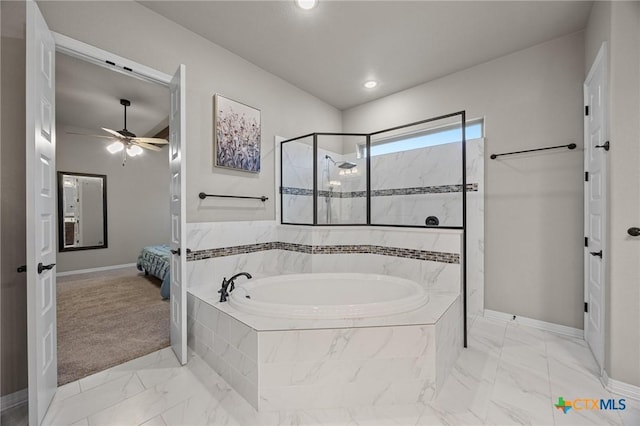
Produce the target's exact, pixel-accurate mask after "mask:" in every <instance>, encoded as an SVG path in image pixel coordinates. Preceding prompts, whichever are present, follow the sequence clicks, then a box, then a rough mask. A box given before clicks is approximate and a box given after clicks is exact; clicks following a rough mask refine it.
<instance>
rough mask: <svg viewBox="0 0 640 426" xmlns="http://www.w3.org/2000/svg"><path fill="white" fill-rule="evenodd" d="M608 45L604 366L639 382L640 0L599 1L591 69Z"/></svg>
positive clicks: (589, 48) (590, 35)
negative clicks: (635, 230) (634, 229)
mask: <svg viewBox="0 0 640 426" xmlns="http://www.w3.org/2000/svg"><path fill="white" fill-rule="evenodd" d="M604 41H606V42H607V43H608V48H609V70H608V72H609V82H608V83H609V95H610V96H609V117H610V123H609V125H610V127H609V138H610V141H611V150H610V151H609V152H608V155H607V157H608V174H609V185H608V196H609V202H608V204H609V205H608V215H609V227H608V230H607V231H608V241H607V244H608V253H605V256H606V260H607V267H608V269H607V271H606V275H607V279H606V285H607V287H606V290H607V291H606V299H607V300H606V303H605V306H606V327H605V330H606V341H605V369H606V371H607V373H608V375H609V377H611V378H613V379H616V380H620V381H622V382H625V383H629V384H632V385H635V386H640V361H639V360H640V335H639V334H638V327H639V326H640V309H639V308H640V285H639V280H640V278H639V277H640V262H638V259H640V240H639V239H638V238H634V237H630V236H629V235H628V234H627V229H628V228H629V227H631V226H640V190H639V189H638V188H639V185H638V183H639V182H640V168H639V167H638V164H640V3H638V2H596V3H595V4H594V7H593V9H592V12H591V16H590V19H589V25H588V27H587V31H586V45H585V51H586V56H587V57H586V67H585V72H588V70H589V68H590V67H591V64H592V62H593V60H594V59H595V55H596V53H597V52H598V49H599V48H600V45H601V44H602V42H604Z"/></svg>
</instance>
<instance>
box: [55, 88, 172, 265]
mask: <svg viewBox="0 0 640 426" xmlns="http://www.w3.org/2000/svg"><path fill="white" fill-rule="evenodd" d="M168 96H169V95H168V91H167V97H168ZM57 129H58V132H57V146H56V160H57V161H56V167H57V169H58V171H64V172H77V173H93V174H100V175H107V226H108V245H109V247H108V248H106V249H96V250H82V251H71V252H62V253H58V257H57V265H58V266H57V271H58V272H67V271H74V270H79V269H88V268H97V267H103V266H112V265H122V264H126V263H133V262H135V261H136V259H137V258H138V254H139V253H140V249H141V248H142V247H144V246H147V245H153V244H168V241H169V237H170V235H171V234H170V229H169V153H168V149H167V148H165V149H164V150H163V151H161V152H152V151H145V152H144V153H143V154H142V155H140V156H138V157H133V158H129V159H128V160H127V163H126V166H125V167H123V166H122V156H121V155H120V154H116V155H112V154H109V152H107V150H106V148H105V147H106V143H105V142H103V140H102V139H100V140H95V139H94V140H87V139H84V138H82V137H78V136H75V135H68V134H67V133H66V132H67V131H68V130H70V131H74V132H77V133H87V134H93V133H95V130H91V129H79V128H75V127H74V128H69V127H66V126H63V125H60V124H58V125H57ZM85 209H86V208H85V206H84V205H83V214H84V211H85ZM100 214H102V212H100ZM86 237H88V238H90V235H87V236H86Z"/></svg>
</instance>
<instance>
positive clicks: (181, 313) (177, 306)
mask: <svg viewBox="0 0 640 426" xmlns="http://www.w3.org/2000/svg"><path fill="white" fill-rule="evenodd" d="M169 92H170V97H171V105H170V110H169V169H170V173H171V183H170V185H171V190H170V192H171V253H172V254H171V299H170V303H171V347H172V348H173V351H174V352H175V354H176V356H177V357H178V360H179V361H180V362H181V363H182V364H186V363H187V284H186V274H187V248H186V242H187V239H186V235H185V234H186V204H185V200H184V195H185V192H186V191H185V173H184V165H185V162H184V161H183V159H184V155H185V150H184V148H185V142H186V128H185V127H186V115H185V103H186V97H185V66H184V65H180V67H179V68H178V71H176V73H175V75H174V76H173V79H172V80H171V83H170V84H169Z"/></svg>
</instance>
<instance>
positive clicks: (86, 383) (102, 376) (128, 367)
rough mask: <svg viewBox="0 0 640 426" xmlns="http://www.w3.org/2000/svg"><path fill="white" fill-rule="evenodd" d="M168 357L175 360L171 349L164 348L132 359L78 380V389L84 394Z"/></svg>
mask: <svg viewBox="0 0 640 426" xmlns="http://www.w3.org/2000/svg"><path fill="white" fill-rule="evenodd" d="M169 357H172V358H175V356H174V355H173V351H172V350H171V348H164V349H161V350H159V351H156V352H152V353H150V354H147V355H144V356H142V357H140V358H136V359H132V360H131V361H127V362H125V363H123V364H120V365H116V366H115V367H112V368H109V369H107V370H104V371H100V372H98V373H95V374H92V375H91V376H87V377H84V378H82V379H80V380H79V381H78V382H79V384H80V389H81V390H82V392H85V391H87V390H89V389H92V388H94V387H96V386H99V385H102V384H104V383H108V382H110V381H112V380H116V379H118V378H121V377H124V376H127V375H130V374H131V373H132V372H136V371H138V370H140V369H143V368H147V367H148V366H150V365H153V364H155V363H157V362H160V361H162V360H163V359H166V358H169Z"/></svg>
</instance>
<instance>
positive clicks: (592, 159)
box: [584, 45, 607, 368]
mask: <svg viewBox="0 0 640 426" xmlns="http://www.w3.org/2000/svg"><path fill="white" fill-rule="evenodd" d="M584 98H585V106H586V107H588V109H589V112H588V115H586V113H585V125H584V137H585V144H584V145H585V147H584V153H585V171H586V172H587V173H588V177H586V176H585V194H584V195H585V197H584V199H585V236H586V238H587V240H586V244H585V246H586V247H585V252H584V265H585V271H584V277H585V302H586V309H585V311H586V312H585V314H584V337H585V340H586V341H587V343H588V344H589V347H590V348H591V352H593V355H594V357H595V359H596V361H597V362H598V365H599V366H600V368H602V367H603V362H604V298H605V265H606V224H607V222H606V201H607V192H606V191H607V173H606V155H607V151H606V150H605V148H604V146H605V145H606V144H607V109H606V105H607V104H606V46H605V45H603V46H602V48H601V49H600V52H599V53H598V56H597V58H596V60H595V62H594V64H593V66H592V68H591V71H590V72H589V75H588V76H587V79H586V81H585V84H584Z"/></svg>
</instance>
